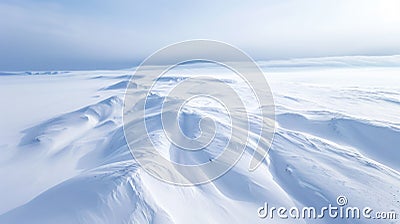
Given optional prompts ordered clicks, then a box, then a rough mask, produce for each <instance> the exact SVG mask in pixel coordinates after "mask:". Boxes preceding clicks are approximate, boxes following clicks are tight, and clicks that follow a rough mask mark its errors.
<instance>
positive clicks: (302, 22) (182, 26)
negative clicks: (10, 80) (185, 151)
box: [0, 0, 400, 70]
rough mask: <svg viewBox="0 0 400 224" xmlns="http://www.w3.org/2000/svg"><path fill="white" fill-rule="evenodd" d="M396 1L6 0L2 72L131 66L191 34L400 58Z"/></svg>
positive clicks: (267, 52) (286, 50)
mask: <svg viewBox="0 0 400 224" xmlns="http://www.w3.org/2000/svg"><path fill="white" fill-rule="evenodd" d="M399 11H400V1H398V0H325V1H315V0H259V1H238V0H230V1H218V2H215V1H210V0H205V1H193V2H190V1H181V2H177V1H176V2H172V1H166V0H165V1H163V0H156V1H133V0H131V1H129V0H115V1H110V0H85V1H81V0H80V1H78V0H62V1H61V0H60V1H50V0H0V14H1V18H2V19H1V20H0V29H1V35H0V70H58V69H64V70H65V69H104V68H110V69H114V68H126V67H133V66H135V65H136V64H137V63H138V62H140V61H141V60H143V59H144V58H145V57H146V56H148V55H149V54H151V53H152V52H154V51H156V50H157V49H159V48H160V47H163V46H165V45H168V44H171V43H174V42H178V41H183V40H187V39H215V40H219V41H224V42H227V43H230V44H233V45H235V46H237V47H239V48H241V49H243V50H244V51H246V52H247V53H249V54H250V55H251V56H252V57H253V58H255V59H257V60H269V59H285V58H299V57H318V56H336V55H392V54H400V28H399V27H400V13H399Z"/></svg>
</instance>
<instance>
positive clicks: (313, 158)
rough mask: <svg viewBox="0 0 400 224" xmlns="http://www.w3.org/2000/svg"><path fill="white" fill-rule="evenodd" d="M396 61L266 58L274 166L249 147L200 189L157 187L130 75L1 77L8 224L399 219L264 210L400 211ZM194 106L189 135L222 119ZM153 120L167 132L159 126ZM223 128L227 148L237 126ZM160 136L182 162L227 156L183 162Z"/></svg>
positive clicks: (1, 216)
mask: <svg viewBox="0 0 400 224" xmlns="http://www.w3.org/2000/svg"><path fill="white" fill-rule="evenodd" d="M395 59H396V56H395V57H394V58H389V59H388V58H379V60H378V59H377V58H370V59H368V60H367V61H368V63H366V64H365V63H364V64H363V63H362V62H363V61H365V60H366V59H365V58H361V59H359V58H350V59H349V58H340V60H339V59H338V58H329V59H325V62H327V65H326V66H321V65H324V59H318V60H316V59H313V60H312V61H313V63H305V64H304V65H301V66H296V65H298V64H299V63H300V62H298V61H295V62H290V61H289V62H285V63H283V62H280V63H278V64H279V66H275V67H274V66H272V68H270V67H268V66H269V65H270V64H271V63H269V64H268V63H265V65H266V66H263V69H264V70H265V72H266V76H267V79H268V81H269V83H270V86H271V89H272V91H273V94H274V98H275V105H276V122H277V129H276V134H275V138H274V142H273V146H272V148H271V150H270V152H269V154H268V156H267V158H266V160H265V162H264V163H263V164H262V165H261V166H260V167H259V168H258V169H257V170H256V171H254V172H249V171H248V164H249V161H250V157H251V152H250V151H246V152H245V153H244V155H243V157H242V158H241V160H240V161H239V162H238V164H236V166H235V167H234V168H233V169H232V170H230V171H229V172H228V173H226V174H225V175H224V176H222V177H221V178H219V179H217V180H215V181H213V182H211V183H208V184H204V185H199V186H195V187H177V186H173V185H169V184H166V183H163V182H160V181H158V180H156V179H154V178H153V177H151V176H150V175H148V174H147V173H146V172H144V171H143V170H142V169H141V168H140V166H138V164H137V163H136V162H135V161H134V160H133V158H132V156H131V154H130V151H129V148H128V147H127V145H126V142H125V138H124V133H123V129H122V106H123V94H124V90H125V87H126V85H127V84H128V82H129V78H130V75H131V74H133V71H132V70H119V71H74V72H59V73H54V74H53V73H51V72H50V73H49V72H33V73H12V72H7V73H6V72H4V75H0V94H1V96H2V97H1V98H0V105H1V108H2V114H1V115H2V116H0V126H1V127H2V128H1V131H0V223H1V224H3V223H4V224H13V223H15V224H21V223H34V224H35V223H38V224H39V223H40V224H43V223H369V222H371V223H390V222H392V223H396V220H392V221H388V220H365V219H361V220H341V219H339V220H338V219H330V218H326V219H319V220H318V219H317V220H313V219H306V220H302V219H298V220H292V221H293V222H288V220H284V219H278V218H275V219H273V220H267V219H260V218H259V217H258V216H257V209H258V208H259V207H260V206H263V205H264V203H265V202H268V204H269V205H271V206H275V207H280V206H285V207H288V208H290V207H292V206H298V207H300V208H301V207H302V206H315V207H317V208H319V207H322V206H327V205H328V204H329V203H331V204H333V205H336V198H337V197H338V196H339V195H345V196H346V197H347V198H348V201H349V205H350V206H358V207H365V206H369V207H371V208H373V209H374V210H376V211H391V210H395V211H397V213H399V212H400V202H399V200H400V193H399V191H400V173H399V172H400V166H399V161H400V152H399V145H400V117H399V113H400V75H399V72H400V67H399V66H397V65H396V64H395V63H394V62H393V61H396V60H395ZM385 60H388V61H389V62H390V63H389V65H390V66H389V65H388V66H385V63H384V62H385ZM332 61H334V62H335V61H336V64H337V63H340V64H341V65H342V66H335V67H334V66H333V65H336V64H335V63H333V62H332ZM346 61H350V62H349V64H348V65H347V66H343V64H345V63H346ZM354 61H356V62H354ZM373 61H378V62H379V63H378V62H377V63H375V64H374V63H373ZM261 64H263V63H261ZM272 64H274V63H272ZM300 64H301V63H300ZM316 64H318V66H316ZM200 69H202V68H200ZM185 71H186V70H185ZM185 71H182V74H175V76H174V77H170V78H165V79H160V80H159V81H160V85H161V86H163V85H164V86H170V85H174V83H176V82H177V81H179V80H180V79H181V77H182V75H185V74H186V75H187V73H186V72H185ZM202 71H203V72H210V73H212V74H215V73H218V70H215V69H214V68H213V69H207V68H204V70H202ZM224 79H226V80H228V81H229V79H230V77H224ZM231 81H232V83H235V80H231ZM238 85H239V84H238ZM237 87H238V89H240V86H237ZM139 96H140V94H138V97H139ZM153 106H154V107H156V106H158V104H157V103H155V104H154V105H153ZM197 106H199V105H197ZM193 107H194V108H193V110H191V111H190V112H187V113H186V114H184V117H183V121H182V122H183V124H184V126H185V127H186V128H185V131H186V133H185V134H186V135H188V136H190V135H193V136H196V135H197V132H198V128H196V126H197V122H198V119H199V118H198V116H202V114H201V113H205V112H206V113H208V115H209V116H210V117H212V116H214V117H215V118H218V110H219V109H218V108H217V107H216V106H213V105H208V106H207V107H204V106H203V107H201V110H196V109H199V108H196V105H194V106H193ZM204 110H206V111H204ZM207 110H208V111H207ZM151 124H152V125H153V128H154V130H155V131H157V130H159V129H160V127H159V121H157V120H154V121H153V122H152V123H151ZM219 131H222V132H221V133H220V136H219V138H218V139H220V140H221V142H220V144H223V139H224V138H226V137H227V136H228V130H227V129H224V127H222V128H221V129H219ZM155 133H157V132H155ZM158 143H159V147H160V148H161V150H163V149H164V150H163V153H164V154H163V155H164V156H166V157H168V158H171V159H172V160H175V161H180V160H183V161H180V162H188V163H198V162H202V161H204V160H206V159H207V158H209V157H210V156H215V154H217V153H218V152H213V151H206V152H200V153H199V154H197V156H195V157H191V158H185V157H180V156H179V155H177V154H175V153H173V152H174V151H173V150H172V149H170V148H169V144H168V142H167V140H166V139H162V138H160V139H159V140H158ZM189 159H190V161H188V160H189ZM397 221H399V220H397Z"/></svg>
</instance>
